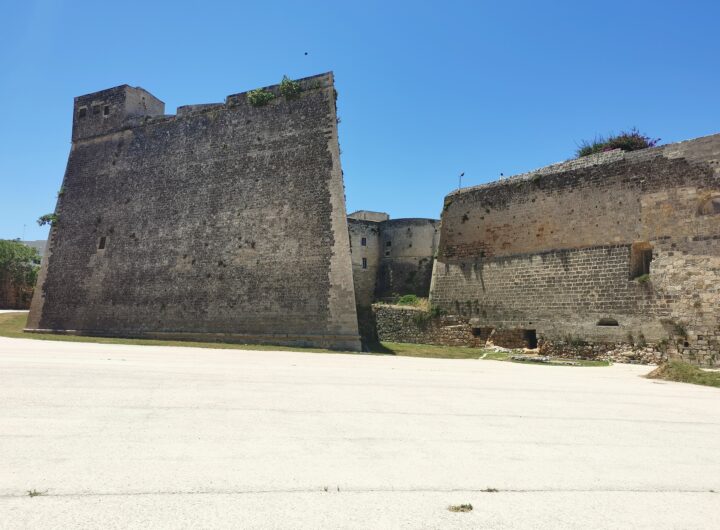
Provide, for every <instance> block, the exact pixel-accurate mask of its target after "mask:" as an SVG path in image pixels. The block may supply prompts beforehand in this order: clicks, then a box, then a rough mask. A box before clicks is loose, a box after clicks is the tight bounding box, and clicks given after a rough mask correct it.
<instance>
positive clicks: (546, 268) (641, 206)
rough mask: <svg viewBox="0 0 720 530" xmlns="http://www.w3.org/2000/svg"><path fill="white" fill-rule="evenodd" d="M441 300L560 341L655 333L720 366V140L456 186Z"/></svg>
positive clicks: (482, 320)
mask: <svg viewBox="0 0 720 530" xmlns="http://www.w3.org/2000/svg"><path fill="white" fill-rule="evenodd" d="M638 243H640V244H642V245H647V246H648V247H651V248H652V253H653V259H652V262H651V265H650V276H649V281H648V282H645V283H641V282H638V281H637V280H633V279H631V276H632V268H631V263H632V261H633V253H634V252H633V245H634V244H638ZM635 248H638V247H637V245H636V247H635ZM431 299H432V301H433V303H434V304H436V305H439V306H440V307H442V308H444V309H446V310H447V311H449V312H452V313H457V314H459V315H462V316H464V317H465V318H468V319H471V320H472V322H473V325H477V326H483V325H484V326H496V327H500V328H507V329H510V328H513V327H517V328H525V329H535V330H536V332H537V334H538V337H539V338H540V339H541V340H545V341H548V342H552V341H555V342H558V343H561V342H563V341H565V339H567V338H568V337H570V338H578V339H582V340H586V341H590V342H595V343H603V344H618V343H620V342H623V341H625V342H627V340H628V337H630V336H633V337H635V338H637V337H639V336H642V337H643V339H644V340H647V341H648V342H650V343H653V344H662V345H663V346H665V343H666V342H667V343H668V347H669V349H668V351H669V353H670V354H671V355H680V356H682V357H683V358H685V359H687V360H690V361H692V362H696V363H698V364H703V365H710V366H717V365H720V329H719V328H718V321H719V317H720V135H715V136H709V137H705V138H699V139H696V140H691V141H687V142H681V143H678V144H670V145H667V146H663V147H659V148H651V149H645V150H642V151H637V152H633V153H623V152H619V151H617V152H616V151H613V152H610V153H603V154H601V155H598V156H594V157H588V158H587V159H580V160H576V161H571V162H569V163H566V164H560V165H555V166H549V167H548V168H544V169H541V170H537V171H535V172H530V173H528V174H525V175H520V176H518V177H513V178H510V179H507V180H504V181H500V182H496V183H492V184H487V185H482V186H477V187H474V188H468V189H465V190H460V191H457V192H454V193H451V194H450V195H448V196H447V197H446V199H445V207H444V212H443V217H442V228H441V236H440V244H439V250H438V260H437V263H436V266H435V271H434V275H433V286H432V288H431ZM601 319H615V320H617V322H618V326H615V327H611V326H599V325H598V323H599V322H600V320H601Z"/></svg>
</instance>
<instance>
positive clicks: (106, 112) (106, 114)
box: [103, 105, 110, 116]
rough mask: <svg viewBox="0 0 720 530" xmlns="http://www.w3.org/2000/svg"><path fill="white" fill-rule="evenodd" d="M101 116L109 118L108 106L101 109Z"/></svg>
mask: <svg viewBox="0 0 720 530" xmlns="http://www.w3.org/2000/svg"><path fill="white" fill-rule="evenodd" d="M103 116H110V105H105V106H104V107H103Z"/></svg>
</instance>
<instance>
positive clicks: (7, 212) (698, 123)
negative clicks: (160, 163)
mask: <svg viewBox="0 0 720 530" xmlns="http://www.w3.org/2000/svg"><path fill="white" fill-rule="evenodd" d="M718 20H720V3H718V2H711V1H693V0H689V1H685V2H678V1H667V0H660V1H658V0H655V1H633V0H623V1H616V0H605V1H603V2H584V1H577V0H575V1H562V2H551V1H546V2H542V1H537V0H534V1H522V2H519V1H504V2H500V1H480V0H478V1H474V2H470V1H466V2H461V1H449V0H444V1H438V2H423V1H421V0H415V1H412V2H410V1H408V2H400V1H398V2H393V1H390V0H385V1H374V0H363V1H355V2H345V1H339V0H336V1H328V2H313V1H310V0H305V1H302V2H290V1H282V0H274V1H272V2H268V1H260V0H257V1H252V2H244V1H238V0H235V1H227V2H224V1H211V0H206V1H203V2H183V1H173V2H167V3H163V2H158V1H151V0H144V1H123V2H102V1H93V2H90V1H87V2H86V1H62V0H24V1H22V2H20V1H9V0H8V1H6V2H3V6H2V15H0V36H1V37H0V38H1V39H2V45H1V46H0V98H1V101H2V124H1V125H0V179H1V183H2V186H1V187H0V238H14V237H21V236H22V235H23V225H26V227H25V231H24V237H25V239H41V238H44V237H46V235H47V229H41V228H39V227H38V226H37V224H36V223H35V220H36V219H37V217H38V216H40V215H41V214H44V213H48V212H51V211H52V210H53V209H54V206H55V199H56V193H57V191H58V189H59V188H60V184H61V181H62V176H63V172H64V170H65V163H66V160H67V154H68V150H69V148H70V127H71V119H72V100H73V97H74V96H77V95H81V94H86V93H89V92H94V91H96V90H101V89H103V88H108V87H112V86H116V85H119V84H123V83H128V84H130V85H134V86H142V87H144V88H146V89H147V90H149V91H150V92H152V93H153V94H154V95H156V96H157V97H159V98H160V99H162V100H163V101H165V102H166V105H167V107H166V108H167V111H168V112H169V113H172V112H174V111H175V108H176V107H177V106H178V105H184V104H193V103H204V102H214V101H222V100H223V98H224V97H225V96H226V95H228V94H232V93H234V92H240V91H244V90H248V89H252V88H254V87H257V86H263V85H268V84H273V83H276V82H278V81H279V80H280V79H281V77H282V76H283V74H287V75H288V76H290V77H304V76H308V75H313V74H316V73H320V72H325V71H328V70H333V71H334V72H335V77H336V83H337V87H338V91H339V94H340V97H339V100H338V109H339V114H340V117H341V118H342V123H341V124H340V144H341V147H342V151H343V154H342V164H343V169H344V170H345V185H346V192H347V207H348V211H352V210H356V209H370V210H382V211H386V212H389V213H390V214H391V216H392V217H395V218H397V217H437V216H439V213H440V211H441V209H442V201H443V197H444V196H445V194H447V193H448V192H449V191H451V190H452V189H453V188H455V187H456V186H457V175H458V174H459V173H460V172H461V171H464V172H465V179H464V182H463V184H464V185H473V184H478V183H482V182H486V181H488V180H493V179H495V178H496V177H497V176H498V175H499V174H500V173H501V172H503V173H504V174H505V175H506V176H507V175H511V174H514V173H518V172H522V171H526V170H530V169H533V168H535V167H539V166H543V165H546V164H549V163H552V162H557V161H560V160H564V159H567V158H569V157H571V156H572V154H573V151H574V149H575V147H576V144H577V143H578V142H580V141H581V140H582V139H584V138H592V137H594V136H595V135H596V134H598V133H608V132H611V131H619V130H620V129H626V128H630V127H633V126H637V127H639V128H640V129H641V130H642V131H643V132H646V133H648V134H650V135H651V136H654V137H660V138H662V141H663V143H664V142H673V141H677V140H683V139H688V138H693V137H697V136H702V135H706V134H711V133H715V132H720V105H719V104H718V92H719V90H720V68H718V66H719V62H720V40H719V39H718ZM305 52H308V55H307V56H306V55H304V53H305Z"/></svg>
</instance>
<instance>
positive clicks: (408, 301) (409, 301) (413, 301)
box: [397, 294, 420, 306]
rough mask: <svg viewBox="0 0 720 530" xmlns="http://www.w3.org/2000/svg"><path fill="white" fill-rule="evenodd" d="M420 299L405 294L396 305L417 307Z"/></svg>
mask: <svg viewBox="0 0 720 530" xmlns="http://www.w3.org/2000/svg"><path fill="white" fill-rule="evenodd" d="M419 303H420V299H419V298H418V297H417V296H416V295H414V294H405V295H403V296H401V297H400V298H398V299H397V304H398V305H413V306H414V305H418V304H419Z"/></svg>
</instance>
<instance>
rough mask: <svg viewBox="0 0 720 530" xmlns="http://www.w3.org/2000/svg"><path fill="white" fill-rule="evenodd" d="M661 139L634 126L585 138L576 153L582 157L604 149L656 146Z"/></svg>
mask: <svg viewBox="0 0 720 530" xmlns="http://www.w3.org/2000/svg"><path fill="white" fill-rule="evenodd" d="M659 141H660V138H650V137H649V136H646V135H644V134H642V133H641V132H640V131H638V130H637V129H636V128H635V127H633V128H632V129H630V130H629V131H621V132H620V134H611V135H610V136H609V137H607V138H605V137H603V136H597V137H595V139H594V140H593V141H591V142H590V141H587V140H583V142H582V143H581V144H580V145H579V147H578V148H577V151H576V152H575V155H576V156H577V157H578V158H580V157H583V156H588V155H593V154H595V153H602V152H604V151H612V150H613V149H622V150H623V151H637V150H638V149H646V148H648V147H655V146H656V145H657V144H658V142H659Z"/></svg>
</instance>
